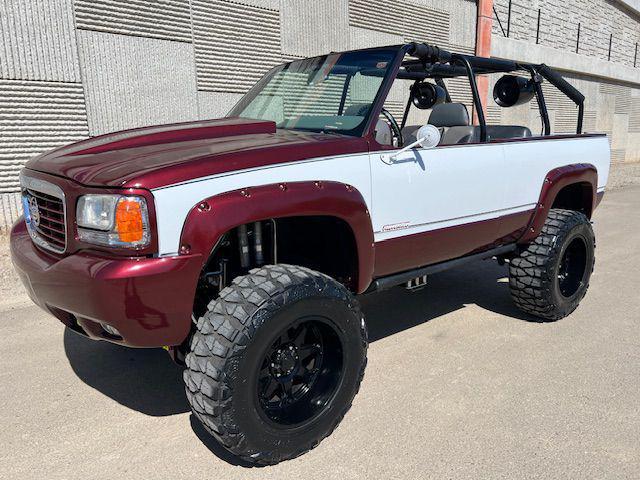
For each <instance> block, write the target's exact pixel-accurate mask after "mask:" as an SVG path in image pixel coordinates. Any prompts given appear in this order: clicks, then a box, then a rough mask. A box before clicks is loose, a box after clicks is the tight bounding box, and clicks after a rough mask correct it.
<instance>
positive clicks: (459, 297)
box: [360, 260, 539, 342]
mask: <svg viewBox="0 0 640 480" xmlns="http://www.w3.org/2000/svg"><path fill="white" fill-rule="evenodd" d="M360 303H361V305H362V309H363V311H364V314H365V318H366V321H367V329H368V331H369V342H375V341H376V340H380V339H382V338H385V337H388V336H390V335H393V334H395V333H399V332H402V331H404V330H408V329H410V328H413V327H416V326H418V325H420V324H423V323H426V322H428V321H430V320H433V319H434V318H438V317H441V316H443V315H446V314H448V313H451V312H454V311H456V310H460V309H462V308H465V306H466V305H469V304H475V305H478V306H479V307H481V308H483V309H485V310H488V311H491V312H494V313H497V314H499V315H504V316H506V317H511V318H514V319H518V320H523V321H527V322H537V321H539V320H536V318H535V317H533V316H531V315H527V314H526V313H524V312H522V311H520V310H519V309H518V308H517V307H516V306H515V304H514V303H513V301H512V299H511V296H510V294H509V283H508V267H505V266H500V265H498V264H497V262H495V261H489V260H486V261H480V262H474V263H471V264H469V265H466V266H464V267H461V268H457V269H455V270H449V271H445V272H441V273H438V274H435V275H432V276H430V277H429V278H428V283H427V286H426V287H425V288H424V289H420V290H417V291H407V290H406V289H405V288H404V287H395V288H393V289H391V290H388V291H385V292H380V293H376V294H371V295H366V296H364V297H362V298H361V299H360Z"/></svg>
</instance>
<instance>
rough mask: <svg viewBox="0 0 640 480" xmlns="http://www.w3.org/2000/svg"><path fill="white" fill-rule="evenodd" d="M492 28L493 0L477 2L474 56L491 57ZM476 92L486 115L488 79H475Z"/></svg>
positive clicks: (474, 118)
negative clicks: (476, 83)
mask: <svg viewBox="0 0 640 480" xmlns="http://www.w3.org/2000/svg"><path fill="white" fill-rule="evenodd" d="M492 26H493V0H478V19H477V29H476V55H478V56H479V57H487V58H489V57H491V28H492ZM477 82H478V92H479V93H480V98H481V99H482V106H483V108H484V111H485V115H486V113H487V96H488V94H489V78H488V77H487V76H485V75H479V76H478V78H477ZM473 121H474V123H475V124H478V116H477V114H476V112H474V113H473Z"/></svg>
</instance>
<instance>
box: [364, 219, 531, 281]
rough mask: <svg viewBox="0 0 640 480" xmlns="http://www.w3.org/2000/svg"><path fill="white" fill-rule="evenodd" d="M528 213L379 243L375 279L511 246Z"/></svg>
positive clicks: (524, 223)
mask: <svg viewBox="0 0 640 480" xmlns="http://www.w3.org/2000/svg"><path fill="white" fill-rule="evenodd" d="M531 213H532V211H526V212H521V213H515V214H511V215H505V216H503V217H499V218H494V219H490V220H483V221H480V222H472V223H465V224H462V225H456V226H453V227H447V228H441V229H437V230H432V231H429V232H424V233H418V234H414V235H407V236H404V237H398V238H393V239H390V240H385V241H382V242H378V243H376V262H375V269H374V277H383V276H386V275H391V274H393V273H398V272H401V271H404V270H411V269H413V268H418V267H423V266H426V265H432V264H434V263H439V262H443V261H446V260H451V259H454V258H458V257H462V256H464V255H469V254H471V253H476V252H480V251H482V250H487V249H489V248H492V247H496V246H499V245H506V244H508V243H513V242H514V241H515V240H516V239H517V238H518V237H519V236H520V235H521V234H522V232H523V230H524V229H525V228H526V226H527V222H528V220H529V219H530V218H531ZM496 239H499V240H496Z"/></svg>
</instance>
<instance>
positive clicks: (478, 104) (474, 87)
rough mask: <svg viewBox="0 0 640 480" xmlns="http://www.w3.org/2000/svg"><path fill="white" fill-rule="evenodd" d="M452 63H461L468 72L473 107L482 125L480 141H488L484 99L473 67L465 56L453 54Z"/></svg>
mask: <svg viewBox="0 0 640 480" xmlns="http://www.w3.org/2000/svg"><path fill="white" fill-rule="evenodd" d="M451 62H452V63H461V64H462V66H464V67H465V69H466V70H467V76H468V77H469V84H470V85H471V93H472V94H473V105H474V107H475V109H476V114H477V115H478V122H479V123H480V141H481V142H483V143H484V142H486V141H487V121H486V119H485V116H484V109H483V108H482V99H481V98H480V93H479V92H478V82H476V76H475V74H474V72H473V67H472V66H471V63H470V62H469V59H468V57H466V56H465V55H457V54H453V55H452V57H451Z"/></svg>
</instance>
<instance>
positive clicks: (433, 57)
mask: <svg viewBox="0 0 640 480" xmlns="http://www.w3.org/2000/svg"><path fill="white" fill-rule="evenodd" d="M406 57H410V58H408V59H407V58H406ZM518 71H524V72H526V73H527V74H528V75H529V76H530V77H531V80H532V83H533V85H534V88H535V97H536V99H537V103H538V108H539V111H540V117H541V119H542V124H543V134H544V135H550V133H551V123H550V121H549V112H548V110H547V104H546V102H545V99H544V93H543V91H542V82H543V79H544V80H547V81H548V82H549V83H550V84H552V85H553V86H554V87H556V88H557V89H558V90H559V91H560V92H562V93H563V94H564V95H566V96H567V97H568V98H569V99H570V100H571V101H572V102H573V103H575V104H576V106H577V107H578V121H577V127H576V133H577V134H578V135H580V134H582V133H583V132H582V131H583V123H584V101H585V97H584V95H583V94H582V93H580V91H579V90H578V89H577V88H575V87H574V86H573V85H571V84H570V83H569V82H567V81H566V80H565V79H564V78H563V77H562V76H561V75H560V74H559V73H558V72H556V71H555V70H553V69H552V68H551V67H549V66H547V65H545V64H539V65H537V64H531V63H523V62H515V61H512V60H501V59H493V58H485V57H478V56H474V55H464V54H459V53H452V52H449V51H447V50H443V49H441V48H439V47H437V46H434V45H428V44H426V43H415V42H413V43H408V44H406V45H400V46H398V55H397V56H396V58H395V61H394V64H393V66H392V67H391V68H390V69H389V70H388V71H387V72H386V75H385V78H384V81H383V83H382V86H381V89H380V91H379V92H378V96H377V98H376V100H375V102H374V104H373V107H372V108H371V111H370V117H369V118H368V120H367V124H366V125H367V126H366V128H365V131H371V128H372V126H373V125H375V121H376V119H377V118H378V116H379V115H380V113H381V111H382V109H383V106H384V102H385V99H386V97H387V95H388V94H389V91H390V90H391V86H392V84H393V82H394V81H395V80H396V79H400V80H414V81H415V83H419V82H421V81H424V80H426V79H433V80H434V81H435V82H436V84H438V85H439V86H441V87H442V88H443V89H444V90H445V91H446V93H447V100H446V101H447V102H450V101H451V98H450V96H449V92H448V91H447V90H446V85H445V83H444V79H450V78H456V77H466V78H467V79H468V80H469V84H470V86H471V92H472V95H473V104H474V108H475V111H476V112H477V113H476V114H477V118H478V123H479V127H480V141H481V142H487V141H488V138H487V122H486V118H485V115H484V110H483V108H482V100H481V98H480V94H479V92H478V84H477V81H476V77H477V76H478V75H489V74H494V73H513V72H518ZM370 74H371V75H375V74H376V72H370ZM413 95H414V90H413V89H412V90H411V93H410V96H409V100H408V101H407V105H406V108H405V112H404V115H403V119H402V126H404V125H405V123H406V121H407V117H408V114H409V111H410V109H411V104H412V100H413Z"/></svg>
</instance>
